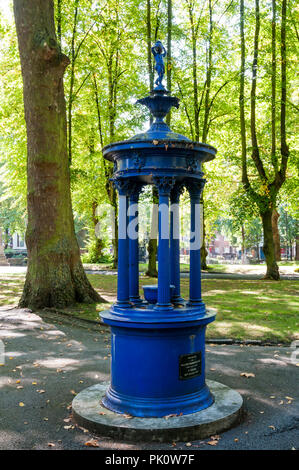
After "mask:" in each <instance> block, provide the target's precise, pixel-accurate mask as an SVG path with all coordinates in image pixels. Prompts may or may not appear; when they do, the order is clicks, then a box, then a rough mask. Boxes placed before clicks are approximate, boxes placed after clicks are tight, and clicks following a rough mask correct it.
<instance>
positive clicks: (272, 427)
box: [268, 425, 276, 431]
mask: <svg viewBox="0 0 299 470" xmlns="http://www.w3.org/2000/svg"><path fill="white" fill-rule="evenodd" d="M268 428H270V429H273V431H275V429H276V428H275V426H272V425H271V426H268Z"/></svg>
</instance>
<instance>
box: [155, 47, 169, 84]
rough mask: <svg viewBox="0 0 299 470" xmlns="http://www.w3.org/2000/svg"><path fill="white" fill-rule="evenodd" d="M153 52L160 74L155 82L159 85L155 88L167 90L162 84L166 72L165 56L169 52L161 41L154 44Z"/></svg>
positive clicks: (157, 70)
mask: <svg viewBox="0 0 299 470" xmlns="http://www.w3.org/2000/svg"><path fill="white" fill-rule="evenodd" d="M152 53H153V55H154V58H155V62H156V66H155V70H156V72H157V74H158V78H157V80H156V81H155V84H156V85H157V86H156V88H155V90H165V87H164V86H163V85H162V80H163V77H164V74H165V66H164V60H163V58H164V57H165V56H166V54H167V52H166V49H165V47H164V46H163V44H162V42H161V41H157V42H156V44H154V46H153V47H152Z"/></svg>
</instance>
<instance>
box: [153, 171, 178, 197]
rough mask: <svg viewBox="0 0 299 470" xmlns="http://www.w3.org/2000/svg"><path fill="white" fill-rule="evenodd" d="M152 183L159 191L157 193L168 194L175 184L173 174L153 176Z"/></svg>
mask: <svg viewBox="0 0 299 470" xmlns="http://www.w3.org/2000/svg"><path fill="white" fill-rule="evenodd" d="M153 182H154V185H155V186H156V187H157V189H158V191H159V195H169V194H170V191H171V190H172V188H173V187H174V185H175V177H174V176H153Z"/></svg>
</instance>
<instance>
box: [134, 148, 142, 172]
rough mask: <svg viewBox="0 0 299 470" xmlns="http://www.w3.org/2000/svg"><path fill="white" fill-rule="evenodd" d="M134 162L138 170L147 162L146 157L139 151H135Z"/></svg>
mask: <svg viewBox="0 0 299 470" xmlns="http://www.w3.org/2000/svg"><path fill="white" fill-rule="evenodd" d="M132 162H133V166H134V168H136V169H137V170H138V171H140V170H141V168H143V167H144V163H145V158H144V157H142V156H141V155H140V154H139V153H137V152H136V153H133V155H132Z"/></svg>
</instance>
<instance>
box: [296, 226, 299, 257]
mask: <svg viewBox="0 0 299 470" xmlns="http://www.w3.org/2000/svg"><path fill="white" fill-rule="evenodd" d="M298 229H299V224H298ZM295 260H296V261H299V235H297V236H296V253H295Z"/></svg>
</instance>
